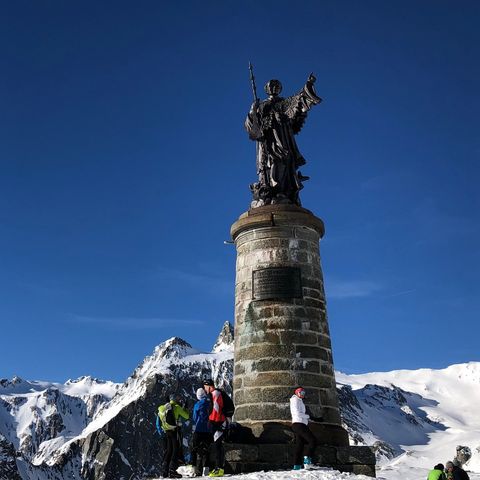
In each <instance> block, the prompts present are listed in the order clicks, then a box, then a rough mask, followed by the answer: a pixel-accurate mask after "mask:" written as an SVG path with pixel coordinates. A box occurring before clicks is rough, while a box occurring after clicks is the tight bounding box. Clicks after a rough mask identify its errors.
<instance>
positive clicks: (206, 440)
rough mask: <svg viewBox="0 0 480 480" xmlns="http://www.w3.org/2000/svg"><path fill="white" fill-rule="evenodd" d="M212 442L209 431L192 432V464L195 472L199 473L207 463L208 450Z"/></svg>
mask: <svg viewBox="0 0 480 480" xmlns="http://www.w3.org/2000/svg"><path fill="white" fill-rule="evenodd" d="M212 442H213V436H212V434H211V433H209V432H194V433H193V438H192V465H193V466H194V467H195V473H196V474H200V475H201V473H202V471H203V468H204V467H206V466H210V465H209V464H208V450H209V449H210V445H211V444H212Z"/></svg>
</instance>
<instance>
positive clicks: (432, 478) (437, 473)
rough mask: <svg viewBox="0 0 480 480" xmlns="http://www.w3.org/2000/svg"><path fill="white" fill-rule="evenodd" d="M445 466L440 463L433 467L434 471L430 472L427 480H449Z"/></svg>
mask: <svg viewBox="0 0 480 480" xmlns="http://www.w3.org/2000/svg"><path fill="white" fill-rule="evenodd" d="M443 470H444V466H443V465H442V464H441V463H439V464H438V465H435V466H434V467H433V470H430V471H429V472H428V477H427V480H447V477H446V476H445V473H443Z"/></svg>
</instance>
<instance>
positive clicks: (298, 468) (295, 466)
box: [293, 465, 302, 470]
mask: <svg viewBox="0 0 480 480" xmlns="http://www.w3.org/2000/svg"><path fill="white" fill-rule="evenodd" d="M293 469H294V470H301V469H302V466H301V465H294V466H293Z"/></svg>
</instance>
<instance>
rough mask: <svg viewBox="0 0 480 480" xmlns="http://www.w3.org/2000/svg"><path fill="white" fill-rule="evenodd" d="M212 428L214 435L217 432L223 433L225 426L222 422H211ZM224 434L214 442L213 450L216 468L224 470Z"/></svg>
mask: <svg viewBox="0 0 480 480" xmlns="http://www.w3.org/2000/svg"><path fill="white" fill-rule="evenodd" d="M210 425H211V426H212V432H213V435H215V432H223V426H222V425H223V424H222V423H221V422H210ZM223 437H224V434H223V433H222V435H220V437H219V438H217V440H216V441H214V442H213V449H214V452H215V468H223V467H224V465H225V449H224V448H223Z"/></svg>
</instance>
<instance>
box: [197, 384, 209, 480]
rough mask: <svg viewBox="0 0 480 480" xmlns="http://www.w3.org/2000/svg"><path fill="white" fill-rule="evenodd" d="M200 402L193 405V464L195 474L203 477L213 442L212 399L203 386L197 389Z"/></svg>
mask: <svg viewBox="0 0 480 480" xmlns="http://www.w3.org/2000/svg"><path fill="white" fill-rule="evenodd" d="M197 399H198V402H196V403H195V406H194V407H193V415H192V419H193V430H194V431H193V439H192V464H193V467H194V468H195V476H196V477H201V476H202V472H203V469H204V468H205V466H206V465H207V464H208V450H209V448H210V445H211V444H212V442H213V434H212V428H211V426H210V425H209V422H208V417H209V415H210V399H209V398H208V396H207V393H206V392H205V390H204V389H203V388H199V389H198V390H197Z"/></svg>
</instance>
